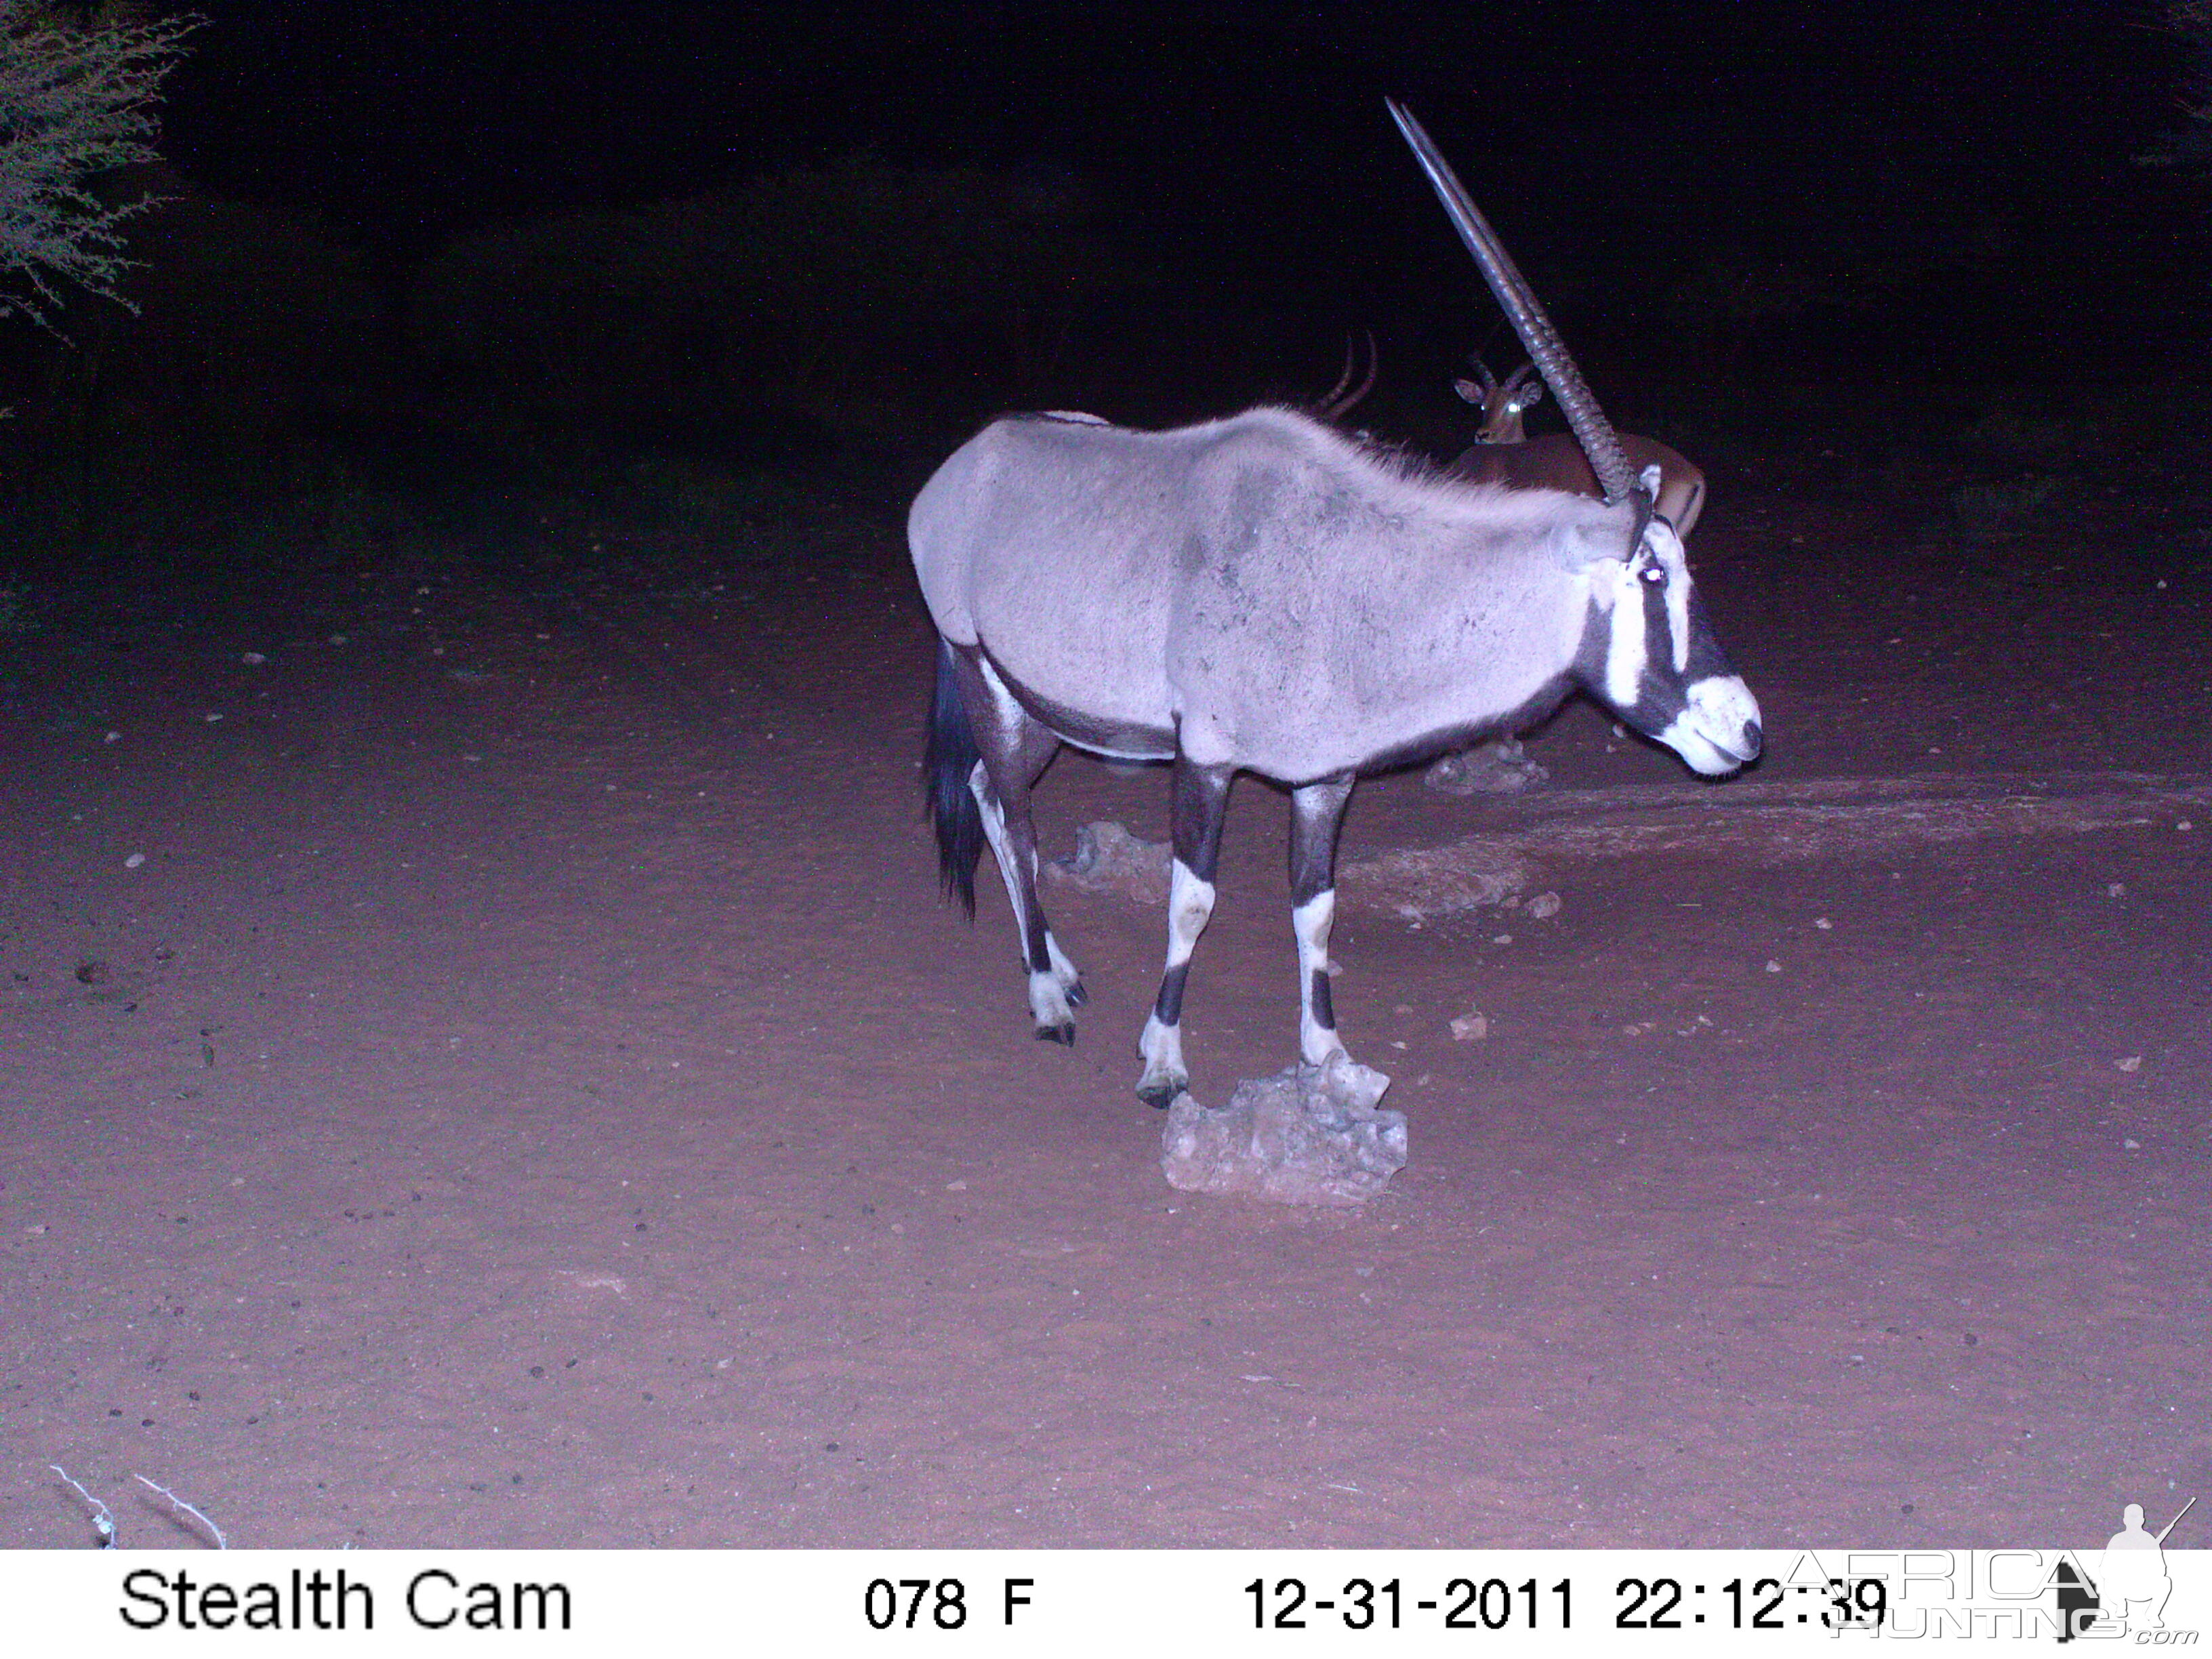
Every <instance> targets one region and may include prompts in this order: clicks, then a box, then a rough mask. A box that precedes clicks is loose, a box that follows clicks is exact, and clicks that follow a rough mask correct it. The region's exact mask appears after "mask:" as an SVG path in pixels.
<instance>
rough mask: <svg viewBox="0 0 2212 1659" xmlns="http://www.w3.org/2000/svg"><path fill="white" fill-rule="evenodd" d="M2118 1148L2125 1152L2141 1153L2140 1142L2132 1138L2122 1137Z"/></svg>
mask: <svg viewBox="0 0 2212 1659" xmlns="http://www.w3.org/2000/svg"><path fill="white" fill-rule="evenodd" d="M2120 1146H2121V1148H2122V1149H2123V1150H2124V1151H2126V1152H2141V1151H2142V1142H2141V1141H2140V1140H2137V1139H2134V1138H2133V1137H2132V1136H2127V1137H2123V1138H2122V1139H2121V1141H2120Z"/></svg>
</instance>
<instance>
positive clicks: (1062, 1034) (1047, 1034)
mask: <svg viewBox="0 0 2212 1659" xmlns="http://www.w3.org/2000/svg"><path fill="white" fill-rule="evenodd" d="M1036 1036H1037V1041H1038V1042H1057V1043H1059V1044H1060V1045H1061V1046H1062V1047H1063V1048H1073V1047H1074V1046H1075V1022H1074V1021H1073V1020H1072V1019H1071V1020H1066V1021H1064V1022H1062V1023H1061V1024H1058V1025H1040V1026H1038V1027H1037V1030H1036Z"/></svg>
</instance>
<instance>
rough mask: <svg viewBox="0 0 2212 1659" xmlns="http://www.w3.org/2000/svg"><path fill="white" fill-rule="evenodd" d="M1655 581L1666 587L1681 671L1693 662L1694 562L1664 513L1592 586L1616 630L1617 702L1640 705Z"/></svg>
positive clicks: (1610, 680) (1612, 686)
mask: <svg viewBox="0 0 2212 1659" xmlns="http://www.w3.org/2000/svg"><path fill="white" fill-rule="evenodd" d="M1654 587H1663V588H1664V590H1665V593H1666V605H1667V636H1668V644H1669V645H1670V646H1671V647H1672V651H1671V655H1672V657H1673V659H1674V671H1675V672H1676V673H1677V674H1680V673H1682V672H1684V671H1686V670H1687V669H1688V667H1689V665H1690V567H1689V562H1688V561H1687V560H1686V558H1685V557H1684V556H1683V553H1682V538H1680V536H1677V535H1676V534H1675V533H1674V531H1673V529H1672V528H1670V527H1669V526H1668V525H1667V524H1665V523H1664V522H1663V521H1662V520H1658V519H1654V520H1651V521H1650V523H1649V524H1647V525H1646V526H1644V540H1643V541H1642V543H1641V544H1639V545H1638V548H1637V550H1636V552H1635V555H1634V556H1632V557H1631V558H1630V559H1628V560H1627V561H1626V562H1623V563H1619V564H1612V565H1609V566H1607V567H1606V568H1602V569H1601V571H1600V573H1599V574H1598V575H1597V577H1596V578H1595V582H1594V584H1593V586H1592V597H1593V598H1595V599H1596V601H1597V603H1598V605H1599V606H1600V608H1601V609H1602V610H1604V611H1606V612H1607V626H1608V628H1609V629H1610V630H1611V631H1610V632H1609V633H1608V634H1607V637H1606V649H1605V695H1606V699H1607V701H1608V702H1611V703H1612V704H1613V707H1614V708H1632V707H1633V706H1634V705H1635V703H1636V701H1637V697H1638V693H1639V692H1640V691H1641V690H1643V684H1644V671H1645V669H1647V668H1648V667H1650V637H1649V635H1648V634H1647V632H1646V630H1645V629H1644V605H1645V599H1646V595H1647V594H1648V593H1649V592H1650V590H1651V589H1652V588H1654Z"/></svg>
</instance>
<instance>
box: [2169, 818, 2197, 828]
mask: <svg viewBox="0 0 2212 1659" xmlns="http://www.w3.org/2000/svg"><path fill="white" fill-rule="evenodd" d="M2173 827H2174V828H2175V829H2195V828H2196V827H2197V826H2196V825H2195V824H2193V823H2191V822H2190V821H2189V820H2188V819H2187V818H2184V819H2182V820H2181V822H2180V823H2177V824H2175V825H2174V826H2173Z"/></svg>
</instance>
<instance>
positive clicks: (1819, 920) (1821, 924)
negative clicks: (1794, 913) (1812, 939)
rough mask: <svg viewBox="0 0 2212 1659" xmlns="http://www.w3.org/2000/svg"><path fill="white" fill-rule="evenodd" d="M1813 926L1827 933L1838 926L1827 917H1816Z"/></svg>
mask: <svg viewBox="0 0 2212 1659" xmlns="http://www.w3.org/2000/svg"><path fill="white" fill-rule="evenodd" d="M1813 925H1814V927H1817V928H1819V929H1820V931H1821V932H1822V933H1826V932H1828V931H1829V930H1830V929H1831V928H1832V927H1835V925H1836V924H1835V923H1834V922H1832V921H1829V920H1828V919H1827V917H1826V916H1815V917H1814V918H1813Z"/></svg>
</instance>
